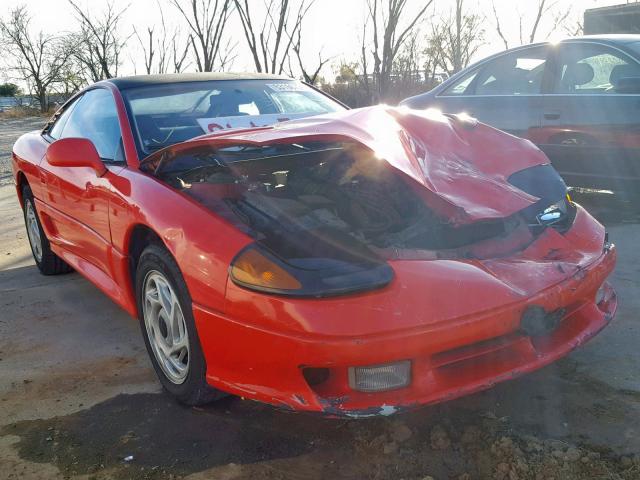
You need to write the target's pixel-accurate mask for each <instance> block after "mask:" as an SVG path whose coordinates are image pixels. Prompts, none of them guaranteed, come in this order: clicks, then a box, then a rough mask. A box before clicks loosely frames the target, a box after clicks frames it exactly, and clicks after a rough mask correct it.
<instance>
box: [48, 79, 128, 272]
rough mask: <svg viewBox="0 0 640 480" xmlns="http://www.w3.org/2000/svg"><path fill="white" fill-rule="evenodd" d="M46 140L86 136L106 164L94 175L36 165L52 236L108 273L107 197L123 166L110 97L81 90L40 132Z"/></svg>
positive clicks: (106, 93) (106, 92) (79, 169)
mask: <svg viewBox="0 0 640 480" xmlns="http://www.w3.org/2000/svg"><path fill="white" fill-rule="evenodd" d="M45 135H46V138H47V139H48V140H49V141H55V140H57V139H59V138H70V137H81V138H87V139H89V140H91V141H92V142H93V144H94V146H95V147H96V150H97V151H98V154H99V155H100V157H101V158H102V160H103V161H104V162H105V165H106V166H107V173H106V174H105V175H104V176H102V177H98V176H97V174H96V172H95V171H94V170H93V169H92V168H90V167H80V166H74V167H60V166H54V165H51V164H49V163H48V162H47V159H46V155H45V158H44V159H43V160H42V162H41V164H40V167H41V171H42V179H43V181H44V183H45V185H44V188H45V195H44V198H43V201H44V202H45V203H46V204H47V206H48V207H49V208H50V210H49V213H50V217H51V218H50V221H51V222H52V226H53V232H48V233H49V234H51V235H53V238H52V240H53V241H56V242H58V243H60V244H62V245H63V246H64V248H65V249H66V250H67V251H69V252H71V253H73V254H75V255H77V256H78V257H80V258H82V259H84V260H88V261H89V262H90V263H92V264H93V265H95V266H96V267H98V268H100V269H101V270H102V271H103V272H105V273H107V274H108V275H110V270H111V265H110V258H109V250H110V246H111V234H110V230H109V198H110V197H111V195H112V189H111V180H113V178H112V177H114V176H115V175H116V174H117V172H118V171H119V170H121V169H122V168H123V167H124V165H125V162H124V153H123V149H122V142H121V131H120V124H119V121H118V116H117V110H116V105H115V101H114V99H113V95H112V93H111V92H110V91H109V90H106V89H103V88H96V89H93V90H89V91H88V92H86V93H85V94H84V95H83V96H82V97H81V98H80V99H79V100H77V101H75V102H74V103H73V104H72V105H70V107H68V110H66V111H65V112H63V113H62V115H61V116H60V117H59V118H58V120H57V121H56V123H55V124H54V125H53V127H52V128H51V129H50V130H49V132H48V134H45Z"/></svg>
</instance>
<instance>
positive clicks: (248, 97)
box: [123, 79, 344, 155]
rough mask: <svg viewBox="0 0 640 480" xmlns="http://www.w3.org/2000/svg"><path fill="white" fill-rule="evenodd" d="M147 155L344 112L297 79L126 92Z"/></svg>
mask: <svg viewBox="0 0 640 480" xmlns="http://www.w3.org/2000/svg"><path fill="white" fill-rule="evenodd" d="M123 95H124V98H125V101H126V103H127V106H128V108H129V112H130V115H131V117H132V120H133V125H134V131H135V132H136V133H137V136H138V138H137V140H138V143H139V146H140V149H141V150H142V153H143V154H145V155H146V154H149V153H151V152H153V151H155V150H158V149H160V148H164V147H166V146H168V145H172V144H175V143H180V142H183V141H185V140H189V139H190V138H194V137H197V136H199V135H202V134H205V133H210V132H216V131H221V130H227V129H231V128H250V127H260V126H265V125H272V124H274V123H277V122H282V121H286V120H292V119H294V118H301V117H309V116H312V115H319V114H323V113H329V112H335V111H339V110H344V107H343V106H342V105H340V104H339V103H337V102H335V101H333V100H332V99H330V98H329V97H327V96H325V95H323V94H322V93H320V92H318V91H316V90H314V89H313V88H310V87H308V86H307V85H305V84H303V83H301V82H298V81H295V80H281V79H271V80H233V81H231V80H217V81H216V80H214V81H203V82H181V83H171V84H163V85H149V86H145V87H139V88H132V89H128V90H125V91H124V92H123Z"/></svg>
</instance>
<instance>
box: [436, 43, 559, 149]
mask: <svg viewBox="0 0 640 480" xmlns="http://www.w3.org/2000/svg"><path fill="white" fill-rule="evenodd" d="M547 51H548V47H547V46H546V45H535V46H531V47H527V48H522V49H518V50H517V51H514V52H510V53H506V54H504V55H501V56H498V57H495V58H493V59H491V60H488V61H486V62H484V63H482V64H480V65H479V66H478V67H477V68H475V69H474V70H472V71H470V72H469V73H468V74H467V75H465V76H463V77H462V78H460V79H459V80H458V81H456V82H454V83H453V84H452V85H450V86H449V87H448V88H446V89H445V90H443V91H442V92H439V93H438V94H437V95H436V97H435V99H436V101H435V102H433V104H432V105H429V106H430V107H436V108H439V109H441V110H442V111H443V112H446V113H460V112H464V113H467V114H469V115H471V116H473V117H475V118H477V119H478V120H480V121H481V122H484V123H487V124H489V125H491V126H493V127H496V128H499V129H501V130H504V131H506V132H509V133H512V134H514V135H518V136H521V137H525V138H527V137H528V136H529V132H530V131H531V129H535V128H538V127H539V126H540V122H541V114H542V99H541V97H540V93H541V92H542V90H543V88H544V86H545V82H546V79H547V76H546V60H547Z"/></svg>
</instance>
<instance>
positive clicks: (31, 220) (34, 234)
mask: <svg viewBox="0 0 640 480" xmlns="http://www.w3.org/2000/svg"><path fill="white" fill-rule="evenodd" d="M25 210H26V212H25V213H26V215H25V218H26V223H27V236H28V237H29V243H30V244H31V249H32V250H33V256H34V257H35V258H36V260H37V261H38V262H40V261H42V237H41V235H40V227H39V226H38V218H37V217H36V215H37V214H36V211H35V208H34V206H33V203H32V201H31V200H27V201H26V202H25Z"/></svg>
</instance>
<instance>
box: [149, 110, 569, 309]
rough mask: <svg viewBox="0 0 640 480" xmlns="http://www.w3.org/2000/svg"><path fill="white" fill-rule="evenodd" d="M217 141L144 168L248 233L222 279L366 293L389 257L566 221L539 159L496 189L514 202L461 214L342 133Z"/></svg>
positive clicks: (424, 253) (441, 252)
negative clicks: (489, 211)
mask: <svg viewBox="0 0 640 480" xmlns="http://www.w3.org/2000/svg"><path fill="white" fill-rule="evenodd" d="M380 114H382V113H381V112H378V115H380ZM384 115H386V116H388V114H386V113H385V114H384ZM399 131H400V133H401V135H399V136H398V137H397V143H398V145H399V146H400V147H401V148H405V149H406V148H407V146H410V147H411V148H414V149H415V148H416V142H417V141H418V140H417V137H411V136H410V135H411V134H410V133H409V132H410V131H409V130H404V129H402V130H399ZM454 133H455V135H456V137H458V135H459V133H458V132H455V131H454ZM324 137H328V136H327V135H324ZM220 140H221V141H220V143H218V142H216V139H211V140H209V141H205V140H196V141H194V142H187V143H185V144H182V145H180V146H179V148H177V149H175V150H172V149H169V150H165V151H163V152H161V153H160V154H158V155H156V156H154V157H152V159H151V160H150V161H147V162H146V163H145V168H146V169H147V170H148V171H150V172H152V173H153V174H154V175H155V176H157V177H158V178H160V179H161V180H163V181H165V182H166V183H168V184H170V185H171V186H173V187H174V188H176V189H178V190H180V191H182V192H184V193H185V194H187V195H189V196H191V197H192V198H194V199H195V200H197V201H198V202H199V203H201V204H203V205H205V206H206V207H208V208H209V209H211V210H212V211H213V212H215V213H216V214H217V215H219V216H220V217H223V218H225V219H226V220H228V221H230V222H232V223H233V224H234V225H235V226H236V227H237V228H238V229H240V230H241V231H243V232H245V233H247V234H248V235H250V236H251V237H252V238H254V239H255V243H254V244H252V245H250V246H249V247H247V248H246V249H244V250H243V251H241V252H239V254H238V256H237V257H236V259H235V260H234V261H233V262H232V264H231V268H230V277H231V278H232V280H233V281H234V282H235V283H237V284H238V285H241V286H243V287H246V288H249V289H254V290H257V291H262V292H267V293H273V294H281V295H292V296H300V297H325V296H332V295H341V294H348V293H355V292H360V291H365V290H372V289H376V288H380V287H384V286H385V285H387V284H388V283H389V282H390V281H391V280H392V278H393V270H392V269H391V267H389V265H388V261H389V260H394V259H404V260H407V259H420V260H425V259H469V258H489V257H500V256H505V255H509V254H510V253H513V252H515V251H519V250H522V249H523V248H524V247H526V245H528V244H529V243H531V242H532V241H533V239H534V238H535V237H536V235H538V234H539V233H540V232H542V231H543V230H544V229H545V228H547V227H553V228H556V229H559V230H562V229H566V228H567V227H568V226H569V225H570V224H571V222H572V218H573V215H574V214H575V208H574V207H573V204H572V203H571V201H570V200H569V198H568V196H567V191H566V186H565V185H564V182H563V181H562V179H561V178H560V177H559V176H558V174H557V173H556V172H555V170H554V169H553V168H552V167H551V166H550V165H548V164H542V165H534V166H532V167H529V168H525V169H523V170H520V171H517V172H515V173H513V174H512V175H510V176H509V178H508V179H507V182H506V185H508V189H507V191H515V190H516V189H517V191H518V192H520V194H519V196H520V198H519V200H522V198H525V199H527V200H528V199H532V200H530V201H528V204H527V206H525V207H524V208H523V209H521V210H519V211H516V212H513V213H509V212H508V213H507V214H506V215H505V216H497V215H490V216H488V218H477V219H472V218H470V216H469V215H468V214H467V213H466V212H465V211H464V210H462V211H461V210H460V209H459V208H457V207H456V206H455V205H453V204H452V203H451V201H450V200H449V198H447V197H445V196H440V195H439V192H437V191H435V190H432V189H429V188H425V184H424V183H425V182H424V178H425V177H424V175H423V176H422V177H421V178H422V179H423V181H422V182H417V181H416V180H415V176H412V175H407V174H406V173H405V172H403V171H402V170H400V169H398V168H394V166H395V165H394V163H393V162H388V161H385V159H384V158H380V156H379V153H377V152H376V151H375V150H373V149H372V148H371V145H367V144H366V143H362V142H361V141H357V140H358V139H357V138H354V137H353V136H351V137H349V136H346V135H345V136H342V137H340V136H339V135H337V134H333V135H331V137H330V138H322V137H321V138H313V137H311V138H306V139H302V138H299V136H295V137H293V138H291V140H290V141H283V139H278V141H275V142H266V143H256V142H255V141H251V142H248V141H243V140H242V138H238V139H237V140H236V141H231V140H230V139H229V138H228V136H224V137H222V138H220ZM222 140H224V141H222ZM461 140H462V141H463V139H461V138H460V137H458V138H457V141H458V142H460V141H461ZM405 153H406V152H405ZM416 153H418V154H420V152H416ZM424 154H426V150H425V149H423V151H422V155H424ZM452 158H455V155H452ZM416 161H418V162H419V161H420V159H419V158H418V157H416ZM422 161H424V159H422ZM460 163H461V164H462V163H463V161H460ZM467 163H468V161H467ZM481 179H482V178H481ZM426 180H428V181H432V180H433V178H426ZM485 180H487V179H486V178H485ZM491 181H493V182H495V180H491ZM454 186H455V185H454ZM463 193H464V192H458V193H457V194H456V195H458V196H459V197H460V196H461V194H463ZM449 197H451V195H449ZM504 201H505V203H508V199H506V198H505V200H504ZM450 207H453V208H450ZM447 211H450V212H455V215H454V216H453V217H451V216H447V214H446V212H447ZM461 217H462V218H465V222H460V221H459V219H460V218H461Z"/></svg>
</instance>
